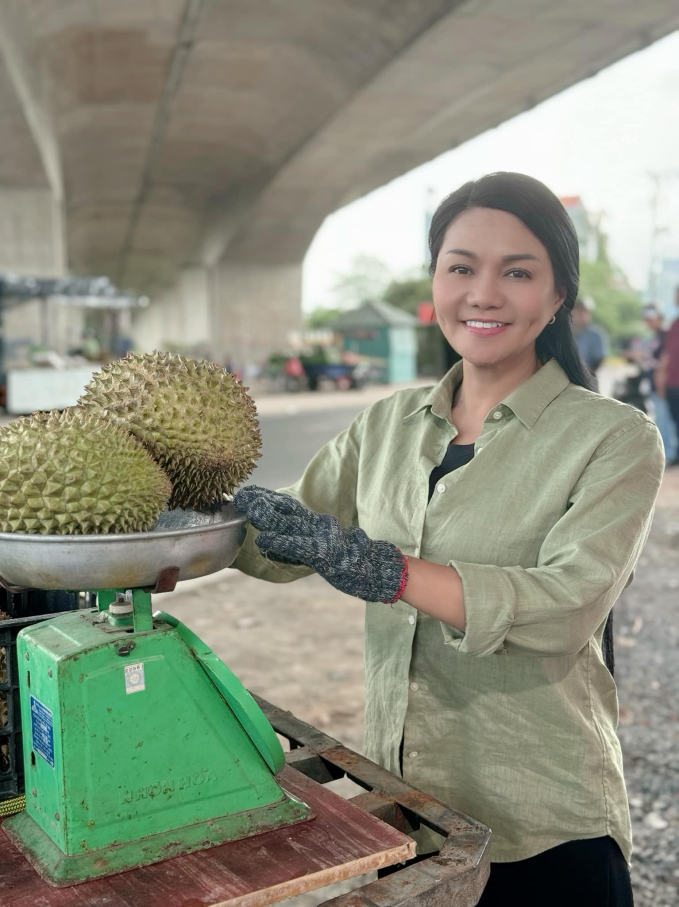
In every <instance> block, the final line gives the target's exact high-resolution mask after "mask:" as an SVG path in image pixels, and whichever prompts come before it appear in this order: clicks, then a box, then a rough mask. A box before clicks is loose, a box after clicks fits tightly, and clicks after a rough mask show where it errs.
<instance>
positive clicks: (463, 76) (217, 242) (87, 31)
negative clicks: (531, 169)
mask: <svg viewBox="0 0 679 907" xmlns="http://www.w3.org/2000/svg"><path fill="white" fill-rule="evenodd" d="M678 27H679V6H677V2H676V0H646V2H645V3H639V2H638V0H562V2H555V0H466V2H465V0H3V3H2V4H1V5H0V238H1V242H0V268H2V269H8V270H13V271H18V272H22V271H23V272H35V273H39V274H54V273H59V272H61V271H63V269H64V268H69V269H70V270H72V271H75V272H77V273H103V274H106V275H108V276H109V277H111V279H112V280H114V281H115V282H117V283H118V284H120V285H122V286H127V287H130V288H133V289H135V290H137V291H140V292H148V293H150V294H151V295H152V298H153V300H154V304H153V305H152V306H151V307H150V309H148V310H147V311H146V312H145V313H144V314H143V315H142V317H141V319H140V320H139V321H138V323H137V324H136V325H135V333H136V336H137V339H138V340H139V341H140V342H142V343H144V344H145V345H149V346H151V345H156V344H160V343H176V344H181V345H183V346H185V347H186V348H191V347H193V346H196V345H198V344H204V345H205V346H207V347H208V348H209V350H210V351H211V353H212V355H213V356H214V357H215V358H216V359H218V360H220V359H221V360H223V359H225V358H226V357H227V356H228V357H230V358H231V360H232V361H234V362H239V363H241V364H242V363H243V362H244V361H246V360H253V361H256V360H257V359H258V358H259V357H260V356H262V355H263V354H264V353H265V352H266V351H268V350H269V349H271V348H272V347H277V346H281V345H283V344H284V336H285V332H286V331H287V330H288V329H289V328H291V327H295V326H297V325H298V323H299V319H300V282H301V263H302V259H303V257H304V254H305V252H306V250H307V248H308V246H309V244H310V242H311V240H312V238H313V236H314V234H315V232H316V230H317V229H318V228H319V226H320V225H321V223H322V222H323V220H324V218H325V217H326V216H327V215H328V214H330V213H331V212H333V211H334V210H336V209H337V208H338V207H341V206H342V205H345V204H347V203H348V202H350V201H352V200H354V199H356V198H359V197H360V196H361V195H364V194H365V193H366V192H369V191H370V190H372V189H374V188H376V187H378V186H380V185H382V184H384V183H386V182H387V181H389V180H391V179H393V178H395V177H397V176H399V175H400V174H402V173H405V172H406V171H408V170H410V169H411V168H413V167H415V166H417V165H418V164H421V163H423V162H425V161H427V160H430V159H431V158H433V157H434V156H436V155H437V154H440V153H441V152H443V151H445V150H447V149H450V148H453V147H455V146H457V145H459V144H461V143H462V142H464V141H466V140H467V139H469V138H471V137H473V136H475V135H478V134H479V133H481V132H483V131H484V130H486V129H488V128H490V127H493V126H496V125H498V124H499V123H501V122H502V121H504V120H506V119H508V118H509V117H511V116H514V115H515V114H517V113H520V112H521V111H523V110H526V109H528V108H530V107H533V106H534V105H536V104H538V103H539V102H540V101H542V100H544V99H545V98H547V97H549V96H551V95H553V94H554V93H556V92H559V91H561V90H562V89H564V88H566V87H567V86H569V85H571V84H573V83H575V82H577V81H579V80H580V79H583V78H586V77H588V76H591V75H593V74H595V73H596V72H598V71H599V70H600V69H602V68H603V67H605V66H608V65H609V64H610V63H612V62H614V61H615V60H618V59H620V58H621V57H624V56H625V55H627V54H629V53H632V52H634V51H636V50H639V49H640V48H642V47H644V46H646V45H647V44H649V43H651V42H653V41H655V40H657V39H658V38H660V37H662V36H664V35H666V34H668V33H669V32H671V31H673V30H674V29H676V28H678Z"/></svg>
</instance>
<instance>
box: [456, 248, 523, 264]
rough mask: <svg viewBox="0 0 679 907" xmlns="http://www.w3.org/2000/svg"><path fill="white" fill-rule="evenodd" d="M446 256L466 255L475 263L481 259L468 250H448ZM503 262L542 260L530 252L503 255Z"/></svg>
mask: <svg viewBox="0 0 679 907" xmlns="http://www.w3.org/2000/svg"><path fill="white" fill-rule="evenodd" d="M446 255H464V256H465V257H466V258H472V259H473V260H474V261H478V257H479V256H478V255H476V253H475V252H470V251H469V250H468V249H448V251H447V252H446ZM502 261H503V262H505V263H507V262H510V261H540V259H539V258H538V257H537V255H532V254H531V253H530V252H517V253H515V254H514V255H503V256H502Z"/></svg>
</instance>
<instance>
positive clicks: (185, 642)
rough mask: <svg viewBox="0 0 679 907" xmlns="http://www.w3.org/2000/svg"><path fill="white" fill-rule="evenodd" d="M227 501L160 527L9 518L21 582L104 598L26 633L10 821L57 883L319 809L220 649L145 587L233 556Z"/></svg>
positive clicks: (7, 577) (1, 567)
mask: <svg viewBox="0 0 679 907" xmlns="http://www.w3.org/2000/svg"><path fill="white" fill-rule="evenodd" d="M244 535H245V518H244V517H243V516H241V515H240V514H238V513H236V511H235V510H234V508H233V505H232V504H230V503H225V504H223V505H222V506H221V507H220V508H219V509H217V510H216V511H215V512H214V513H209V514H208V513H201V512H196V511H170V512H169V513H165V514H163V516H162V517H161V520H160V521H159V523H158V525H157V526H156V527H155V528H154V529H153V530H152V531H150V532H142V533H130V534H125V535H102V536H97V535H90V536H40V535H26V534H10V533H0V575H2V579H3V582H4V584H6V585H7V586H8V587H12V588H40V589H67V590H77V591H94V592H96V602H97V607H96V608H86V609H83V610H79V611H70V612H67V613H65V614H61V615H59V616H58V617H55V618H53V619H51V620H47V621H43V622H41V623H38V624H34V625H33V626H31V627H28V628H26V629H24V630H22V631H21V633H20V634H19V636H18V638H17V662H18V665H19V675H20V695H21V718H22V735H23V754H24V763H25V783H26V809H25V811H24V812H21V813H19V814H18V815H16V816H14V817H13V818H11V819H8V820H7V821H6V822H5V823H4V825H3V829H4V831H5V832H6V833H7V835H8V836H9V838H10V839H11V841H12V842H13V843H14V844H16V845H17V847H19V848H20V850H21V851H22V852H23V853H24V855H25V856H26V857H27V859H28V860H29V861H30V862H31V864H32V865H33V866H34V868H35V869H36V870H37V871H38V872H39V873H40V875H41V876H42V877H43V878H44V879H45V880H46V881H47V882H49V883H50V884H51V885H54V886H57V887H62V886H68V885H75V884H78V883H79V882H85V881H89V880H91V879H94V878H97V877H99V876H106V875H111V874H113V873H118V872H122V871H125V870H127V869H133V868H136V867H138V866H143V865H146V864H149V863H155V862H158V861H160V860H166V859H168V858H170V857H174V856H178V855H179V854H184V853H190V852H191V851H194V850H199V849H203V848H207V847H212V846H214V845H217V844H222V843H224V842H226V841H234V840H237V839H239V838H244V837H247V836H249V835H254V834H259V833H261V832H264V831H267V830H269V829H272V828H279V827H281V826H285V825H292V824H294V823H297V822H302V821H305V820H308V819H310V818H312V813H311V811H310V809H309V808H308V807H307V806H306V805H305V804H303V803H301V802H300V801H299V800H296V799H295V798H294V797H292V796H290V795H289V794H287V793H285V791H283V790H282V788H281V787H279V785H278V783H277V782H276V778H275V775H276V773H277V772H279V771H280V770H281V769H282V768H283V765H284V763H285V758H284V754H283V750H282V747H281V745H280V743H279V741H278V738H277V736H276V734H275V733H274V731H273V729H272V727H271V725H270V724H269V722H268V721H267V719H266V718H265V717H264V715H263V713H262V712H261V710H260V709H259V707H258V706H257V705H256V703H255V701H254V699H253V698H252V697H251V696H250V694H249V693H248V692H247V690H246V689H245V688H244V687H243V685H242V684H241V683H240V682H239V681H238V680H237V678H236V677H235V676H234V675H233V674H232V673H231V672H230V671H229V669H228V668H227V667H226V665H225V664H224V663H223V662H222V661H220V660H219V658H217V656H216V655H215V654H214V653H213V652H212V651H211V650H210V649H209V648H208V647H207V646H206V645H205V643H204V642H202V641H201V640H200V639H199V638H198V637H197V636H196V635H195V634H194V633H192V632H191V630H189V629H188V628H187V627H186V626H184V624H182V623H180V622H179V621H178V620H176V619H175V618H173V617H171V616H170V615H169V614H165V613H164V612H156V613H155V614H154V613H152V606H151V592H150V591H149V590H152V591H154V592H162V591H170V590H171V589H172V588H174V586H175V585H176V582H177V581H181V580H184V579H193V578H196V577H199V576H204V575H207V574H209V573H214V572H216V571H217V570H221V569H223V568H225V567H228V566H229V565H230V564H231V563H232V562H233V560H234V558H235V557H236V554H237V553H238V550H239V548H240V546H241V545H242V542H243V538H244Z"/></svg>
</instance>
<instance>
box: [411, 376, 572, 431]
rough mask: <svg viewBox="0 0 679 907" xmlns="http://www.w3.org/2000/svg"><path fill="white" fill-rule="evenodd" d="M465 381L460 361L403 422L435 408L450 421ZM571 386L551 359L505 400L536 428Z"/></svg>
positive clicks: (516, 413)
mask: <svg viewBox="0 0 679 907" xmlns="http://www.w3.org/2000/svg"><path fill="white" fill-rule="evenodd" d="M461 381H462V360H460V361H459V362H456V363H455V365H454V366H453V367H452V368H451V369H450V371H449V372H448V373H447V374H446V375H444V376H443V378H442V379H441V380H440V381H439V383H438V384H437V385H435V386H434V387H433V388H432V389H431V391H430V392H429V394H428V395H427V396H426V397H425V399H424V400H423V401H422V403H420V404H419V405H418V406H417V407H416V408H415V409H414V410H411V412H409V413H408V414H407V415H406V416H404V419H403V421H404V422H405V421H407V420H409V419H410V418H411V417H412V416H414V415H415V414H416V413H419V412H421V411H422V410H423V409H431V412H432V415H434V416H439V417H440V418H442V419H449V418H450V407H451V402H452V399H453V395H454V394H455V391H456V390H457V388H458V386H459V384H460V383H461ZM568 384H569V379H568V376H567V375H566V373H565V372H564V370H563V369H562V368H561V366H560V365H559V363H558V362H557V361H556V359H550V360H549V361H548V362H546V363H545V364H544V365H543V366H542V368H541V369H539V370H538V371H537V372H535V374H534V375H531V377H530V378H529V379H528V380H527V381H524V382H523V384H520V385H519V386H518V387H517V388H515V389H514V390H513V391H512V392H511V394H509V395H508V396H507V397H505V399H504V400H502V401H501V404H502V405H504V406H507V407H508V408H509V409H511V411H512V412H513V413H514V415H515V416H516V417H517V418H518V419H520V420H521V422H523V424H524V425H525V426H526V428H532V427H533V425H535V423H536V422H537V420H538V418H539V417H540V416H541V414H542V413H543V411H544V410H545V409H546V408H547V407H548V406H549V404H550V403H551V402H552V400H554V399H555V398H556V397H558V396H559V394H560V393H561V391H562V390H564V389H565V388H566V387H567V386H568Z"/></svg>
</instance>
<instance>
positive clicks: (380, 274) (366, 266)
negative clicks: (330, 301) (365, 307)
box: [332, 255, 391, 310]
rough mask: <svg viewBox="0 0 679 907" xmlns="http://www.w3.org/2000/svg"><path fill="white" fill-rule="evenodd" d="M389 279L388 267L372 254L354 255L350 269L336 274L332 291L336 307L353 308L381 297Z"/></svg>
mask: <svg viewBox="0 0 679 907" xmlns="http://www.w3.org/2000/svg"><path fill="white" fill-rule="evenodd" d="M390 280H391V272H390V271H389V268H388V267H387V266H386V265H385V264H384V262H383V261H380V259H379V258H375V257H374V256H373V255H356V256H355V257H354V259H353V261H352V263H351V271H350V272H349V273H347V274H339V275H337V280H336V282H335V285H334V286H333V288H332V292H333V294H334V296H335V298H336V299H337V302H338V304H339V305H338V308H340V309H342V310H346V309H355V308H356V307H357V306H359V305H361V303H363V302H368V301H369V300H370V299H381V298H382V295H383V293H384V291H385V289H386V287H387V285H388V284H389V281H390Z"/></svg>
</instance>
